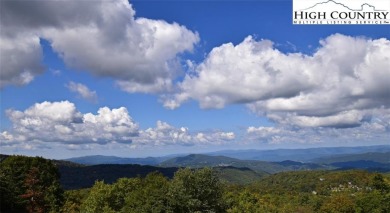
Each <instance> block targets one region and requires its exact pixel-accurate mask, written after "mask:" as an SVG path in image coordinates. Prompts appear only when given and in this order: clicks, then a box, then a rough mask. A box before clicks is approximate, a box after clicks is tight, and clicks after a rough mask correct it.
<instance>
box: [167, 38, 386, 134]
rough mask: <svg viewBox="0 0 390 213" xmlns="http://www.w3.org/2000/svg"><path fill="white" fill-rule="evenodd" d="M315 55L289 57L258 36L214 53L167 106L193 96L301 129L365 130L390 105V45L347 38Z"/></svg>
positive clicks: (325, 43)
mask: <svg viewBox="0 0 390 213" xmlns="http://www.w3.org/2000/svg"><path fill="white" fill-rule="evenodd" d="M320 44H321V46H320V47H319V48H318V50H317V51H316V52H315V53H314V54H313V55H305V54H301V53H289V54H285V53H282V52H280V51H279V50H277V49H276V48H274V47H273V44H272V42H271V41H269V40H260V41H256V40H254V39H253V38H252V37H251V36H249V37H247V38H246V39H245V40H244V41H243V42H241V43H240V44H238V45H233V44H231V43H227V44H223V45H221V46H220V47H216V48H214V49H213V50H212V51H211V52H210V53H209V55H208V56H207V58H206V59H205V60H204V61H203V62H202V63H201V64H199V65H197V66H196V67H195V71H194V72H191V73H190V74H188V75H187V76H186V77H185V79H184V81H183V82H181V83H180V84H179V91H178V92H177V93H176V94H174V95H173V96H170V97H169V98H167V99H166V101H165V103H164V105H165V106H166V107H168V108H176V107H178V106H180V105H181V104H182V103H183V102H185V101H187V100H189V99H194V100H197V101H199V103H200V106H201V107H202V108H222V107H224V106H225V105H227V104H235V103H245V104H247V105H248V107H249V108H250V109H251V110H252V111H253V112H255V113H257V114H259V115H266V116H268V117H269V118H271V119H273V120H274V121H276V122H278V123H288V122H289V123H291V124H293V125H297V126H301V127H304V126H312V127H318V126H330V127H349V126H358V125H361V124H362V122H364V121H365V119H367V118H368V117H370V114H372V113H373V111H375V110H377V109H380V108H386V109H388V108H389V107H390V101H389V100H390V96H389V91H390V79H389V78H388V76H389V75H390V69H389V67H390V60H389V59H390V57H389V55H390V41H389V40H387V39H384V38H382V39H374V40H373V39H368V38H362V37H350V36H345V35H340V34H335V35H331V36H329V37H327V38H325V39H324V40H321V41H320Z"/></svg>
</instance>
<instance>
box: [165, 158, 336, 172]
mask: <svg viewBox="0 0 390 213" xmlns="http://www.w3.org/2000/svg"><path fill="white" fill-rule="evenodd" d="M159 166H162V167H190V168H201V167H223V166H224V167H228V166H230V167H236V168H249V169H251V170H253V171H255V172H257V173H259V174H263V175H265V174H273V173H278V172H282V171H294V170H313V169H329V167H327V166H323V165H318V164H313V163H310V164H306V163H300V162H293V161H289V162H287V161H285V162H266V161H258V160H240V159H236V158H231V157H226V156H210V155H203V154H191V155H187V156H184V157H176V158H172V159H169V160H166V161H164V162H162V163H161V164H159Z"/></svg>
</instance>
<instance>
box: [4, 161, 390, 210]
mask: <svg viewBox="0 0 390 213" xmlns="http://www.w3.org/2000/svg"><path fill="white" fill-rule="evenodd" d="M65 163H66V162H65ZM60 164H64V162H56V161H51V160H47V159H44V158H40V157H24V156H10V157H7V158H4V159H2V160H1V164H0V171H1V172H0V196H1V212H4V213H7V212H64V213H65V212H83V213H88V212H99V213H100V212H102V213H104V212H105V213H111V212H137V213H138V212H183V213H184V212H186V213H187V212H301V213H305V212H329V213H331V212H346V213H347V212H361V213H363V212H367V213H372V212H378V213H379V212H383V213H385V212H390V180H389V175H388V174H380V173H373V172H368V171H363V170H347V171H324V170H316V171H290V172H280V173H276V174H270V175H266V176H264V175H259V176H256V175H251V176H250V177H251V178H252V179H253V178H255V180H254V181H249V182H245V183H244V184H243V183H242V182H241V183H240V184H237V183H235V181H226V180H227V178H226V177H230V178H231V177H232V175H229V174H230V173H234V174H236V178H240V177H243V179H244V178H248V174H252V173H254V172H253V171H252V170H249V169H238V170H237V169H236V168H233V167H226V168H223V167H218V168H210V167H206V168H196V169H189V168H176V169H173V168H172V170H169V171H168V173H167V174H171V175H166V174H163V172H161V171H155V172H154V171H150V169H151V167H145V168H148V169H149V170H148V174H146V173H145V172H144V173H142V174H140V175H138V176H137V175H133V176H132V177H122V178H119V179H116V180H110V181H109V182H107V181H106V180H103V179H102V180H96V181H95V183H94V184H93V186H92V187H89V188H83V189H76V190H64V189H63V186H62V185H61V178H60V175H61V174H60V170H59V169H58V166H59V165H60ZM69 164H71V165H72V166H73V167H74V168H77V167H79V166H80V165H77V164H72V163H69ZM105 166H107V165H105ZM124 168H125V167H124ZM137 168H138V169H139V170H140V169H141V168H144V167H137ZM163 171H165V170H163ZM233 176H234V175H233Z"/></svg>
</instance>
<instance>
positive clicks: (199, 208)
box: [168, 168, 225, 212]
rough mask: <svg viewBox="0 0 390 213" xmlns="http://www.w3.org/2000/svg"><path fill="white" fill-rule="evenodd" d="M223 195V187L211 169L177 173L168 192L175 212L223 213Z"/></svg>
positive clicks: (188, 170)
mask: <svg viewBox="0 0 390 213" xmlns="http://www.w3.org/2000/svg"><path fill="white" fill-rule="evenodd" d="M222 195H223V188H222V185H221V183H220V181H219V179H218V177H217V175H216V174H215V173H214V172H213V170H212V169H210V168H205V169H200V170H190V169H188V168H187V169H181V170H179V171H177V172H176V173H175V176H174V178H173V180H172V182H171V184H170V187H169V192H168V197H169V204H170V206H171V207H172V210H173V211H174V212H223V211H224V209H225V204H224V202H223V199H222Z"/></svg>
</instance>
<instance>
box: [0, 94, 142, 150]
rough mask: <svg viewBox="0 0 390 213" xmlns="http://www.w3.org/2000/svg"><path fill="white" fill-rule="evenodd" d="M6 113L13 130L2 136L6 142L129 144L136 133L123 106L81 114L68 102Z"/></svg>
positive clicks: (136, 129) (47, 103)
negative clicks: (96, 112) (95, 112)
mask: <svg viewBox="0 0 390 213" xmlns="http://www.w3.org/2000/svg"><path fill="white" fill-rule="evenodd" d="M6 114H7V116H8V118H9V119H10V121H11V122H12V125H13V128H12V130H10V131H8V132H3V133H2V135H3V138H4V141H5V142H6V143H10V142H12V141H14V142H34V141H36V142H61V143H70V144H83V143H99V144H106V143H110V142H114V141H115V142H122V143H131V139H132V137H133V136H136V135H137V134H138V124H137V123H135V122H134V121H133V120H132V118H131V117H130V115H129V114H128V112H127V110H126V108H123V107H122V108H118V109H112V110H111V109H109V108H107V107H103V108H100V109H99V110H98V114H96V115H95V114H92V113H87V114H82V113H80V112H79V111H78V110H77V109H76V107H75V105H74V104H73V103H70V102H68V101H62V102H43V103H37V104H35V105H33V106H31V107H29V108H28V109H26V110H25V111H18V110H13V109H9V110H7V111H6ZM5 136H7V137H5Z"/></svg>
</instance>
